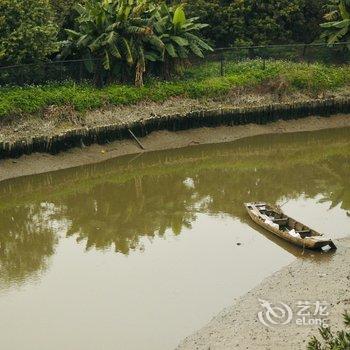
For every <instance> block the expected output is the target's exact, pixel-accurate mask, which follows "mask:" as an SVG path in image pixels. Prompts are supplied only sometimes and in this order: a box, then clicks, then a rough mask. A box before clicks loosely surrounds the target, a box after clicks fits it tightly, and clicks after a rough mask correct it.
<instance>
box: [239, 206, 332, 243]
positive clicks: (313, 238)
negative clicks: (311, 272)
mask: <svg viewBox="0 0 350 350" xmlns="http://www.w3.org/2000/svg"><path fill="white" fill-rule="evenodd" d="M244 206H245V208H246V210H247V212H248V214H249V216H250V217H251V219H252V220H253V221H254V222H255V223H257V224H258V225H260V226H261V227H263V228H264V229H266V230H268V231H270V232H272V233H274V234H275V235H276V236H278V237H280V238H282V239H284V240H286V241H288V242H290V243H293V244H295V245H297V246H299V247H302V248H307V249H312V250H318V249H324V247H325V248H327V246H328V247H329V249H337V247H336V246H335V244H334V243H333V241H332V240H331V239H327V238H324V237H323V235H322V234H321V233H318V232H316V231H315V230H312V229H311V228H309V227H307V226H305V225H304V224H302V223H300V222H298V221H296V220H294V219H293V218H291V217H289V216H287V215H285V214H284V213H283V212H282V211H281V209H279V208H277V207H274V206H272V205H269V204H267V203H245V204H244Z"/></svg>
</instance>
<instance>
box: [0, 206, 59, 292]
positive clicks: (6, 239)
mask: <svg viewBox="0 0 350 350" xmlns="http://www.w3.org/2000/svg"><path fill="white" fill-rule="evenodd" d="M54 213H55V208H54V206H53V205H49V204H42V205H39V206H37V205H30V204H29V205H26V206H21V207H15V208H12V209H11V210H5V211H1V212H0V222H1V234H0V281H1V282H2V283H5V285H6V284H7V283H8V282H14V281H15V282H17V283H21V282H22V281H23V280H24V279H25V278H27V277H29V276H35V275H36V274H37V273H38V272H40V271H43V270H45V269H46V267H47V264H48V258H49V257H50V256H51V255H52V254H53V252H54V246H55V243H56V236H55V233H54V230H53V228H52V227H50V220H51V219H52V215H53V214H54Z"/></svg>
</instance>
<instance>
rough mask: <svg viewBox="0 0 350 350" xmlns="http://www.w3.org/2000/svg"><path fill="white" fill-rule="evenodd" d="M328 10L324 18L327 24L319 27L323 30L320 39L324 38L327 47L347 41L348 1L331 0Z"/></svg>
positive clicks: (348, 29) (349, 32) (349, 29)
mask: <svg viewBox="0 0 350 350" xmlns="http://www.w3.org/2000/svg"><path fill="white" fill-rule="evenodd" d="M328 9H329V10H330V12H328V13H327V14H326V15H325V16H324V18H325V19H326V20H327V22H325V23H322V24H321V27H322V28H323V29H324V32H323V33H322V38H324V39H325V40H326V41H327V42H328V44H329V45H333V44H335V43H337V42H340V41H349V40H350V0H332V1H331V3H330V5H329V6H328ZM349 48H350V45H349Z"/></svg>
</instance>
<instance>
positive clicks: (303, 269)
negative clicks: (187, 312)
mask: <svg viewBox="0 0 350 350" xmlns="http://www.w3.org/2000/svg"><path fill="white" fill-rule="evenodd" d="M336 244H337V245H338V250H337V251H336V253H334V254H333V255H332V256H330V257H329V258H328V259H324V261H322V263H320V262H319V261H318V260H317V261H314V260H312V259H311V260H304V259H298V260H296V261H295V262H293V263H292V264H291V265H289V266H287V267H285V268H283V269H282V270H280V271H278V272H277V273H275V274H273V275H272V276H270V277H268V278H267V279H265V280H264V281H263V282H262V283H261V284H260V285H258V286H257V287H256V288H254V289H253V290H251V291H250V292H248V293H247V294H246V295H244V296H243V297H241V298H239V299H238V300H236V302H235V303H234V305H232V306H231V307H229V308H227V309H225V310H223V311H222V312H221V313H220V314H219V315H218V316H216V317H215V318H214V319H213V320H212V321H211V322H210V323H209V324H208V325H207V326H205V327H204V328H203V329H201V330H199V331H198V332H197V333H195V334H193V335H192V336H189V337H188V338H186V339H185V340H184V341H183V342H182V343H181V344H180V345H179V346H178V348H177V350H208V349H210V350H228V349H240V350H241V349H249V350H255V349H264V350H267V349H271V350H275V349H279V350H298V349H304V350H306V348H307V343H308V341H309V340H310V339H311V337H312V336H313V335H316V336H317V337H318V338H319V339H320V336H319V334H318V326H317V325H313V326H311V325H309V322H310V321H308V320H309V319H310V318H312V317H305V321H300V324H296V319H297V318H299V317H298V315H297V314H298V312H299V311H300V309H299V308H298V307H297V306H296V305H297V303H298V302H299V301H302V302H304V301H309V302H311V303H316V302H317V301H321V302H324V301H325V302H326V309H325V310H324V313H325V314H327V313H329V315H328V316H325V317H324V318H325V320H327V321H326V322H327V323H328V324H329V325H331V328H332V329H333V330H341V329H344V324H343V317H342V314H343V313H344V311H345V310H348V311H350V269H349V266H350V238H346V239H342V240H340V241H338V242H336ZM259 299H263V300H267V301H269V302H271V303H272V304H273V305H279V302H281V301H282V302H284V303H286V304H287V305H288V306H290V307H292V309H293V311H294V317H293V319H292V320H291V322H289V323H288V324H286V325H280V324H277V325H272V324H269V323H268V322H267V324H268V325H269V326H268V327H267V326H265V325H263V324H262V323H261V322H260V321H259V318H258V313H259V312H260V311H261V310H263V308H262V307H261V305H260V302H259ZM279 306H280V305H279ZM315 308H316V307H315ZM308 312H312V313H313V312H315V310H314V309H313V310H311V309H310V310H309V311H308ZM318 315H319V313H317V316H316V317H315V318H318V317H319V316H318ZM300 318H301V319H302V317H300ZM263 319H265V320H266V317H265V316H264V318H263Z"/></svg>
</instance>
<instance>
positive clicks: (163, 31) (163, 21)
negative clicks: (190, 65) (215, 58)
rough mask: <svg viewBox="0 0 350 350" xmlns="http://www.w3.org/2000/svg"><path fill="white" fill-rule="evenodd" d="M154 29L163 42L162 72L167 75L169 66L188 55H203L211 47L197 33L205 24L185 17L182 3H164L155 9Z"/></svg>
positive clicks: (210, 49)
mask: <svg viewBox="0 0 350 350" xmlns="http://www.w3.org/2000/svg"><path fill="white" fill-rule="evenodd" d="M155 17H156V21H155V22H154V24H153V25H154V30H155V33H156V34H157V35H158V37H159V39H160V40H161V41H162V42H163V43H164V46H165V53H164V58H163V59H162V58H159V59H160V60H162V61H163V68H164V70H163V73H164V75H165V76H169V73H170V70H171V68H174V67H175V66H176V63H177V62H178V61H179V60H180V61H182V60H184V59H187V58H188V57H189V56H190V55H194V56H199V57H204V52H205V51H213V49H212V48H211V47H210V46H209V45H208V44H207V43H206V42H205V41H204V40H202V39H201V38H200V37H199V36H198V34H199V32H200V30H201V29H203V28H205V27H207V24H202V23H197V18H195V17H194V18H187V17H186V14H185V11H184V5H179V6H170V7H168V6H167V5H166V4H165V3H164V4H162V5H161V6H160V7H159V9H157V14H156V16H155Z"/></svg>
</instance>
